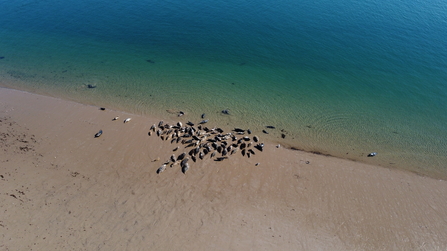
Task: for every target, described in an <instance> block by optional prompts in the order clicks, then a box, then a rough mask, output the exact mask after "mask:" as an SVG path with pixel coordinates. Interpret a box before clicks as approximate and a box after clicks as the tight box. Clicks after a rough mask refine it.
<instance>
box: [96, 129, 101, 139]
mask: <svg viewBox="0 0 447 251" xmlns="http://www.w3.org/2000/svg"><path fill="white" fill-rule="evenodd" d="M101 135H102V130H99V132H97V133H96V134H95V138H98V137H99V136H101Z"/></svg>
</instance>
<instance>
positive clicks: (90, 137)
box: [0, 88, 447, 250]
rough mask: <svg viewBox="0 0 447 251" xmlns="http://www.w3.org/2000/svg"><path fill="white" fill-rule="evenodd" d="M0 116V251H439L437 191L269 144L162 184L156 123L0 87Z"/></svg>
mask: <svg viewBox="0 0 447 251" xmlns="http://www.w3.org/2000/svg"><path fill="white" fill-rule="evenodd" d="M0 107H1V109H0V120H1V122H0V133H1V134H0V166H1V168H0V175H1V176H0V184H1V188H2V189H1V192H0V196H1V201H0V211H1V215H2V217H1V218H0V249H1V250H54V249H55V250H446V249H447V237H446V236H447V234H446V233H447V224H446V223H447V209H446V206H445V205H446V203H447V182H446V181H443V180H436V179H432V178H428V177H423V176H419V175H416V174H414V173H410V172H405V171H401V170H394V169H387V168H383V167H378V166H372V165H367V164H363V163H358V162H353V161H349V160H343V159H337V158H333V157H328V156H322V155H317V154H312V153H306V152H302V151H294V150H289V149H285V148H281V147H280V148H276V147H275V144H274V143H271V142H264V143H265V148H264V151H263V152H262V153H260V152H257V153H256V155H254V156H252V157H251V158H246V157H243V156H242V155H241V154H237V155H234V156H231V158H229V159H228V160H225V161H222V162H216V161H213V160H212V159H209V157H205V159H204V160H203V161H198V162H197V163H193V162H191V161H190V162H191V163H190V164H191V167H190V169H189V170H188V172H187V173H186V174H183V173H182V172H181V170H180V167H179V166H174V167H172V168H170V167H168V168H167V169H166V170H165V171H164V172H163V173H161V174H156V170H157V168H158V167H160V166H161V164H162V162H163V161H164V160H167V159H168V158H169V156H170V155H171V154H172V149H174V148H175V147H176V146H177V145H176V144H171V143H170V142H169V141H161V140H160V138H158V137H156V136H148V134H147V133H148V131H149V128H150V126H151V125H152V124H154V123H158V121H159V120H160V118H148V117H142V116H137V115H132V114H126V113H124V112H120V111H112V110H108V109H106V110H105V111H101V110H100V109H99V107H93V106H87V105H82V104H78V103H74V102H71V101H66V100H61V99H56V98H51V97H45V96H40V95H36V94H30V93H26V92H21V91H17V90H11V89H4V88H0ZM115 116H120V118H119V119H118V120H117V121H112V119H113V118H114V117H115ZM166 116H167V118H168V119H170V120H168V119H166V118H165V119H164V120H165V122H168V123H176V122H177V121H178V119H179V118H178V117H177V116H176V115H175V114H169V113H167V115H166ZM128 117H130V118H132V120H131V121H130V122H129V123H123V120H124V119H125V118H128ZM180 119H181V121H182V122H183V123H184V122H186V121H188V120H192V119H191V118H188V117H187V115H185V116H184V117H181V118H180ZM210 123H211V122H210ZM211 126H212V124H211ZM100 129H102V130H103V132H104V133H103V135H101V136H100V137H98V138H95V137H94V135H95V133H97V132H98V131H99V130H100ZM257 134H258V135H259V136H261V137H262V135H261V133H257ZM261 139H262V138H261ZM182 150H183V147H180V149H179V150H178V151H179V152H180V151H182ZM379 157H380V156H377V158H379ZM158 158H160V160H159V161H154V160H157V159H158ZM256 163H260V164H259V165H258V166H255V164H256Z"/></svg>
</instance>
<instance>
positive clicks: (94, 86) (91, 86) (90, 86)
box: [87, 84, 96, 89]
mask: <svg viewBox="0 0 447 251" xmlns="http://www.w3.org/2000/svg"><path fill="white" fill-rule="evenodd" d="M87 87H88V88H90V89H93V88H96V85H90V84H89V85H87Z"/></svg>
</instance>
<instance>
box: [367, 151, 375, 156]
mask: <svg viewBox="0 0 447 251" xmlns="http://www.w3.org/2000/svg"><path fill="white" fill-rule="evenodd" d="M376 155H377V153H376V152H372V153H370V154H368V156H367V157H374V156H376Z"/></svg>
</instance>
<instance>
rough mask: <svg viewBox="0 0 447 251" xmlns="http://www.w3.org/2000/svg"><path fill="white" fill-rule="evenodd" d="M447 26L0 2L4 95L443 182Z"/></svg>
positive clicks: (351, 10) (397, 14) (258, 9)
mask: <svg viewBox="0 0 447 251" xmlns="http://www.w3.org/2000/svg"><path fill="white" fill-rule="evenodd" d="M446 20H447V9H446V7H445V5H443V4H442V3H441V2H440V1H433V0H430V1H412V2H410V3H408V1H398V0H392V1H388V2H387V3H383V2H382V1H380V2H379V1H374V0H368V1H363V2H362V3H358V2H357V1H317V2H316V1H303V0H299V1H267V0H262V1H245V2H243V3H240V1H235V0H228V1H214V2H213V3H210V2H205V1H178V0H171V1H163V2H154V1H133V2H128V1H120V0H118V1H113V2H110V1H91V0H84V1H79V0H77V1H63V2H61V1H31V0H30V1H20V2H17V1H16V2H2V8H0V24H1V25H0V56H1V57H4V58H2V59H0V83H1V85H3V86H6V87H13V88H17V89H23V90H28V91H32V92H37V93H42V94H47V95H51V96H57V97H63V98H67V99H71V100H76V101H78V102H82V103H87V104H93V105H98V106H106V107H110V108H114V109H121V110H126V111H129V112H134V113H138V114H145V115H151V116H157V117H159V118H164V119H176V117H175V114H170V113H168V112H166V111H167V110H182V111H185V112H186V115H185V117H184V119H188V120H192V121H193V120H199V116H200V114H202V113H206V114H207V118H208V119H210V123H213V125H218V126H226V127H228V128H231V127H233V126H239V127H250V128H251V129H252V130H255V131H257V133H259V134H261V132H260V131H261V130H262V129H264V126H265V125H274V126H276V127H277V129H276V130H270V134H269V135H263V136H264V137H268V138H270V139H271V140H274V141H278V142H280V143H281V144H283V145H287V146H293V147H295V148H299V149H304V150H308V151H316V152H322V153H325V154H330V155H334V156H338V157H343V158H349V159H353V160H358V161H363V162H368V163H374V164H379V165H382V166H386V167H396V168H404V169H407V170H411V171H415V172H419V173H422V174H428V175H431V176H434V177H441V178H447V165H446V163H447V157H446V150H445V149H446V145H447V143H446V142H447V128H446V125H447V113H446V108H447V84H446V80H447V43H446V42H445V34H447V25H446ZM88 84H93V85H96V86H97V88H95V89H88V88H86V85H88ZM223 109H229V110H230V115H229V116H228V115H223V114H221V113H220V111H221V110H223ZM280 130H283V132H281V131H280ZM281 133H284V134H285V135H286V138H285V139H282V138H281V136H280V135H281ZM372 151H375V152H378V153H379V154H378V156H377V157H374V158H367V157H366V154H367V153H369V152H372Z"/></svg>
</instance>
